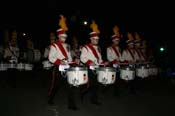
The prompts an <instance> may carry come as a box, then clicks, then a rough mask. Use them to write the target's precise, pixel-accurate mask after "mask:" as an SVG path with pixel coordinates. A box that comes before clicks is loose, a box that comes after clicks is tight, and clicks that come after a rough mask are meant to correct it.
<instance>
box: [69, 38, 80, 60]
mask: <svg viewBox="0 0 175 116" xmlns="http://www.w3.org/2000/svg"><path fill="white" fill-rule="evenodd" d="M80 53H81V46H80V45H79V42H78V39H77V38H76V37H75V36H73V38H72V42H71V56H72V58H73V59H80Z"/></svg>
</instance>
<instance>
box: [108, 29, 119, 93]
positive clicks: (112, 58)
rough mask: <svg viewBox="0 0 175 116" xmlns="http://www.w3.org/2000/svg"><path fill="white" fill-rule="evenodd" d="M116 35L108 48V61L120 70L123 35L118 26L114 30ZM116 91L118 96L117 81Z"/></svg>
mask: <svg viewBox="0 0 175 116" xmlns="http://www.w3.org/2000/svg"><path fill="white" fill-rule="evenodd" d="M113 32H114V35H112V37H111V39H112V45H110V46H109V47H107V59H108V61H109V62H110V63H111V64H112V65H113V67H115V68H117V69H118V68H119V63H121V61H122V52H121V49H120V47H119V43H120V39H121V34H120V32H119V28H118V26H115V27H114V28H113ZM119 76H120V74H119V70H117V73H116V78H117V79H119ZM114 85H115V89H114V95H118V94H119V93H118V84H117V81H115V84H114Z"/></svg>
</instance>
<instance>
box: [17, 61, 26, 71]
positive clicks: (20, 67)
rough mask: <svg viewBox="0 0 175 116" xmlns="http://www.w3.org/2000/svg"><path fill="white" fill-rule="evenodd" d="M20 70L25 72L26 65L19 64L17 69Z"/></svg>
mask: <svg viewBox="0 0 175 116" xmlns="http://www.w3.org/2000/svg"><path fill="white" fill-rule="evenodd" d="M16 68H17V69H18V70H20V71H21V70H24V69H25V64H23V63H19V64H17V67H16Z"/></svg>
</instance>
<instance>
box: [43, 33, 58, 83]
mask: <svg viewBox="0 0 175 116" xmlns="http://www.w3.org/2000/svg"><path fill="white" fill-rule="evenodd" d="M49 36H50V39H49V40H50V42H49V45H48V46H47V47H46V48H45V49H44V54H43V59H42V60H43V62H42V64H43V68H44V69H45V70H43V71H44V73H45V74H46V75H47V76H45V77H46V78H45V79H44V78H42V81H43V85H44V86H45V85H47V82H48V81H47V80H48V77H49V78H51V76H52V75H50V74H52V73H51V72H52V70H53V64H52V63H51V62H50V61H49V59H48V57H49V52H50V47H51V45H52V44H53V43H54V42H55V41H56V35H55V33H54V32H50V35H49Z"/></svg>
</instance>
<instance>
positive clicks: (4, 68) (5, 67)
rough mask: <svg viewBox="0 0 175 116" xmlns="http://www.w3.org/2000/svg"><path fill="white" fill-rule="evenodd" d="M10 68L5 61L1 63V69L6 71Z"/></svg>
mask: <svg viewBox="0 0 175 116" xmlns="http://www.w3.org/2000/svg"><path fill="white" fill-rule="evenodd" d="M7 69H8V65H7V64H4V63H0V71H6V70H7Z"/></svg>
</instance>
